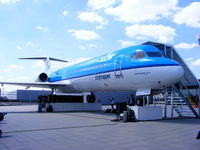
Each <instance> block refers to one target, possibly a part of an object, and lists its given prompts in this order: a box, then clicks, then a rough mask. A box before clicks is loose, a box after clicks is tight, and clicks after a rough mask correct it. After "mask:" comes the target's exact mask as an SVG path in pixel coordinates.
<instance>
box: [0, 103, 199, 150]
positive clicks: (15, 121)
mask: <svg viewBox="0 0 200 150" xmlns="http://www.w3.org/2000/svg"><path fill="white" fill-rule="evenodd" d="M36 110H37V106H36V105H31V106H6V107H4V106H0V112H8V114H7V115H6V116H5V119H4V120H3V121H2V122H0V129H1V130H2V131H3V135H2V137H1V138H0V150H47V149H48V150H99V149H101V150H169V149H170V150H199V149H200V140H197V139H196V136H197V133H198V131H199V130H200V119H196V118H186V119H168V120H157V121H138V122H126V123H123V122H112V121H111V120H112V119H114V118H115V115H114V114H109V113H104V112H103V111H102V112H62V113H37V112H36Z"/></svg>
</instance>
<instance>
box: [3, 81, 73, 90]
mask: <svg viewBox="0 0 200 150" xmlns="http://www.w3.org/2000/svg"><path fill="white" fill-rule="evenodd" d="M0 85H2V86H3V85H17V86H25V87H27V88H29V87H39V88H50V89H57V88H60V87H66V86H70V85H69V84H67V83H65V84H64V83H51V82H0Z"/></svg>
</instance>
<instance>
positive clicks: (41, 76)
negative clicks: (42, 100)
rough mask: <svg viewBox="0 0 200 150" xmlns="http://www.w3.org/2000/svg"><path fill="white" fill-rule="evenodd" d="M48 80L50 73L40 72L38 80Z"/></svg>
mask: <svg viewBox="0 0 200 150" xmlns="http://www.w3.org/2000/svg"><path fill="white" fill-rule="evenodd" d="M47 80H48V75H47V74H46V73H44V72H43V73H40V74H39V76H38V78H37V79H36V82H46V81H47Z"/></svg>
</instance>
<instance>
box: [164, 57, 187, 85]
mask: <svg viewBox="0 0 200 150" xmlns="http://www.w3.org/2000/svg"><path fill="white" fill-rule="evenodd" d="M168 64H169V66H168V69H167V72H168V73H167V74H168V77H167V78H168V80H169V81H168V82H169V83H170V84H174V83H176V82H178V81H180V80H181V78H182V77H183V75H184V69H183V67H182V66H181V65H180V64H179V63H178V62H176V61H174V60H168Z"/></svg>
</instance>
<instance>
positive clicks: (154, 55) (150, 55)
mask: <svg viewBox="0 0 200 150" xmlns="http://www.w3.org/2000/svg"><path fill="white" fill-rule="evenodd" d="M146 54H147V55H148V56H149V57H162V54H161V53H160V52H148V51H147V52H146Z"/></svg>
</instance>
